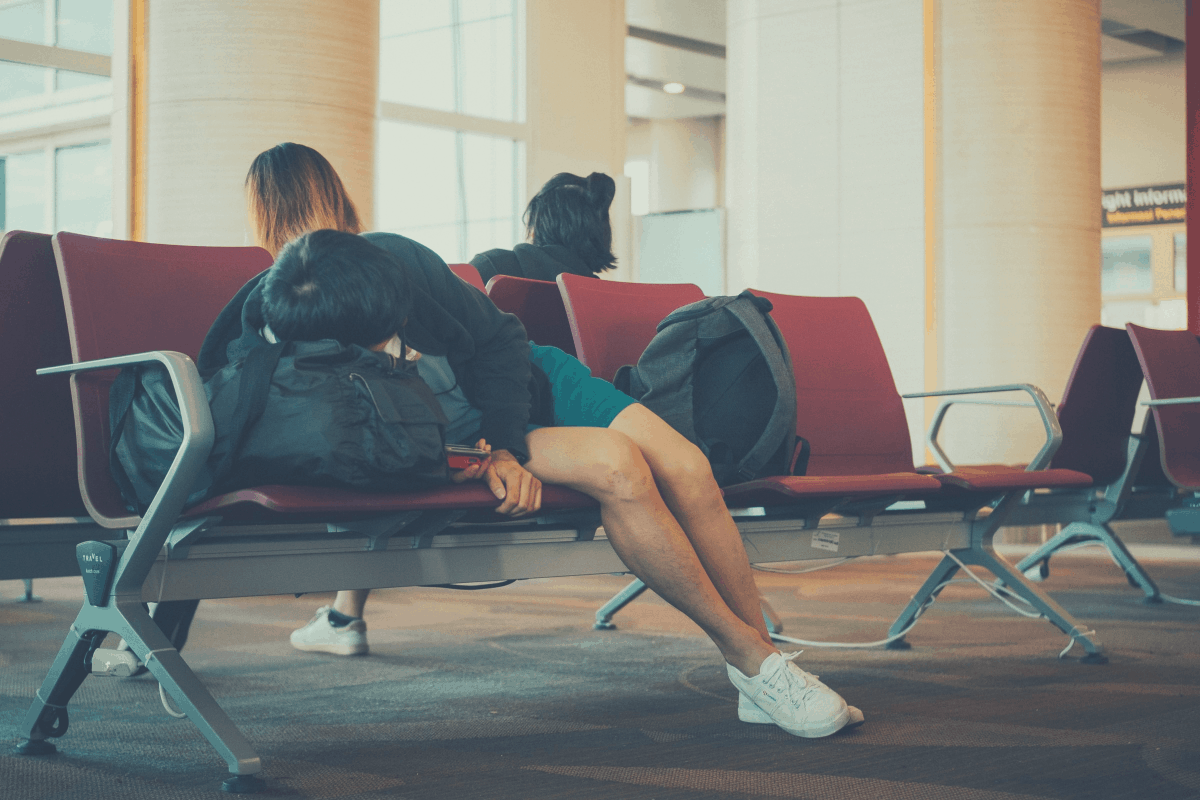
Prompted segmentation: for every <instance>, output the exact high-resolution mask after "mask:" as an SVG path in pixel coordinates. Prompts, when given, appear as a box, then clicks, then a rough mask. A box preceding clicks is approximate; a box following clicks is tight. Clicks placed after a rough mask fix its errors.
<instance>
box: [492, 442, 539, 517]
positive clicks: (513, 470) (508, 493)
mask: <svg viewBox="0 0 1200 800" xmlns="http://www.w3.org/2000/svg"><path fill="white" fill-rule="evenodd" d="M483 479H484V480H485V481H487V485H488V488H489V489H491V490H492V492H493V494H495V495H496V497H498V498H500V499H501V500H503V501H504V502H502V503H501V504H500V505H499V506H498V507H497V508H496V512H497V513H499V514H504V515H506V516H509V517H519V516H521V515H523V514H532V513H534V512H535V511H538V510H539V509H541V507H542V482H541V481H539V480H538V479H537V478H535V477H533V473H531V472H530V471H529V470H527V469H525V468H524V467H522V466H521V465H520V464H519V463H517V459H516V458H515V457H514V456H513V454H512V453H510V452H508V451H507V450H496V451H494V452H493V453H492V457H491V458H490V459H489V465H488V468H487V471H486V472H484V476H483Z"/></svg>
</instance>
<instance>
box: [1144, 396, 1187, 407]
mask: <svg viewBox="0 0 1200 800" xmlns="http://www.w3.org/2000/svg"><path fill="white" fill-rule="evenodd" d="M1188 403H1200V397H1166V398H1163V399H1162V400H1143V401H1142V405H1144V406H1182V405H1187V404H1188Z"/></svg>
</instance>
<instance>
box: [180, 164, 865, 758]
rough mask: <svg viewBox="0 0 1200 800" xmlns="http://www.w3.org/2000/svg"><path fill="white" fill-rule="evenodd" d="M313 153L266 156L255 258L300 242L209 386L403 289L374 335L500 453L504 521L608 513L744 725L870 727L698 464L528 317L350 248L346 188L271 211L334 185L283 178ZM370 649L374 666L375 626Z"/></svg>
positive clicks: (375, 246) (254, 189)
mask: <svg viewBox="0 0 1200 800" xmlns="http://www.w3.org/2000/svg"><path fill="white" fill-rule="evenodd" d="M300 147H301V146H300V145H280V146H279V148H273V150H279V149H280V148H282V149H283V150H284V151H290V152H282V153H281V152H275V153H272V151H267V153H264V154H263V155H260V156H259V157H258V159H256V160H255V165H254V166H253V167H252V168H251V177H250V178H249V179H248V180H247V187H248V190H249V192H250V194H251V195H252V198H251V199H250V201H249V206H250V208H251V209H252V215H253V217H254V219H255V220H256V222H255V225H256V228H257V226H259V225H260V224H262V223H268V224H269V225H270V227H269V229H268V228H266V226H265V225H264V227H263V228H257V229H256V234H257V239H258V241H260V242H264V243H268V242H272V241H278V240H279V238H280V237H281V236H283V237H286V236H287V235H293V234H298V235H299V236H300V238H299V240H298V241H295V242H293V243H292V244H288V245H285V246H284V247H283V249H282V250H281V251H279V252H278V253H277V259H276V263H275V265H273V266H272V267H271V269H269V270H267V271H266V272H264V273H262V274H260V275H259V276H257V277H256V278H254V279H253V280H251V281H250V282H249V283H248V284H247V285H246V286H245V287H243V288H242V289H241V290H240V291H239V293H238V294H237V295H236V296H235V297H234V299H233V300H232V301H230V303H229V305H228V306H227V307H226V308H225V309H224V310H223V311H222V313H221V315H220V316H219V317H218V319H217V321H216V322H215V323H214V325H213V328H212V330H210V332H209V335H208V337H206V339H205V342H204V346H203V348H202V350H201V354H200V363H199V367H200V370H201V372H202V373H208V372H210V371H214V370H215V369H219V368H220V367H221V366H224V364H226V363H229V362H231V361H234V360H237V359H239V358H243V357H245V355H246V354H247V353H248V352H249V351H250V349H252V348H254V347H258V346H261V345H262V344H263V343H264V342H265V341H267V340H266V339H265V338H264V335H263V334H264V332H269V330H270V327H271V326H270V325H269V324H268V321H269V319H268V318H271V319H274V320H276V322H277V323H278V324H279V325H281V327H282V329H283V330H285V331H286V333H285V334H284V335H285V336H287V337H290V338H293V339H306V338H309V337H327V336H330V335H336V331H337V330H338V329H339V328H340V327H341V326H340V325H339V324H338V320H339V319H340V318H343V317H344V316H346V315H352V316H353V315H363V314H367V313H369V312H368V310H367V308H366V307H365V306H362V307H360V305H361V304H359V303H356V302H355V298H358V297H362V296H363V295H364V291H362V290H358V291H352V292H348V293H346V295H345V296H339V297H336V298H332V297H326V296H325V294H326V293H328V292H333V291H336V290H335V289H334V288H332V287H335V286H339V285H346V284H348V283H352V277H353V276H350V275H344V274H341V273H340V272H338V271H345V270H353V269H356V266H355V265H357V264H360V263H361V264H368V263H370V264H371V265H372V270H373V271H372V272H371V273H370V274H372V275H377V274H385V275H395V276H396V278H395V280H396V287H395V288H396V289H397V291H401V292H403V293H404V295H405V296H406V297H407V299H408V302H407V303H405V304H404V305H405V306H406V307H407V309H408V311H407V314H405V313H404V310H403V309H395V310H391V311H384V312H382V313H383V316H390V317H391V319H390V320H388V319H380V320H376V321H375V322H378V323H379V324H378V326H377V325H375V324H372V325H371V326H370V329H371V330H373V331H377V332H378V331H381V330H388V331H391V332H392V334H393V337H394V335H395V334H397V333H399V332H400V331H401V330H403V332H404V336H403V339H404V342H405V344H406V345H408V346H410V347H412V348H413V349H414V350H416V351H418V352H420V353H421V354H422V355H421V357H420V360H419V361H418V366H419V365H420V364H421V363H422V362H424V361H425V360H426V359H429V358H433V359H437V360H438V364H440V365H441V366H439V367H438V369H436V370H434V372H436V373H439V374H440V375H441V377H443V378H445V379H446V383H447V385H448V386H449V390H448V391H447V392H446V393H445V394H444V395H443V396H439V400H441V401H442V405H443V409H444V410H446V412H447V417H449V418H450V425H449V426H448V432H447V441H458V442H474V441H477V440H484V441H486V443H487V444H488V445H490V447H491V458H490V459H489V462H488V465H487V468H486V469H485V470H483V472H482V474H481V475H479V479H481V480H484V481H486V483H487V485H488V486H489V487H490V488H491V489H492V491H493V492H494V493H495V494H496V497H497V499H498V501H499V504H498V508H497V511H499V512H500V513H503V514H509V515H512V516H519V515H525V514H531V513H534V512H536V511H537V510H538V509H539V508H540V505H541V486H542V482H543V481H545V482H549V483H554V484H559V485H562V486H567V487H570V488H572V489H576V490H578V491H581V492H583V493H585V494H587V495H589V496H591V497H593V498H595V499H596V500H597V501H598V502H599V504H600V514H601V520H602V523H603V525H604V530H605V533H606V534H607V537H608V541H609V543H610V544H611V545H612V547H613V549H614V550H615V551H616V553H617V555H618V556H619V557H620V558H621V560H622V561H623V562H624V563H625V565H626V566H627V567H628V569H629V571H630V572H632V573H633V574H635V575H637V576H638V577H639V578H640V579H641V580H642V581H643V582H645V584H646V585H647V586H648V587H650V588H651V589H653V590H654V591H655V592H656V593H657V594H658V595H659V596H660V597H662V598H663V599H664V600H666V601H667V602H668V603H670V604H671V605H673V606H674V607H675V608H677V609H679V610H680V611H682V612H683V613H684V614H685V615H687V616H688V618H690V619H691V620H692V621H693V622H695V623H696V624H697V625H698V626H699V627H700V628H701V630H702V631H703V632H704V633H705V634H706V635H707V636H708V637H709V639H710V640H712V642H713V643H714V644H715V645H716V646H717V648H718V650H719V651H720V652H721V655H722V656H723V657H724V659H725V662H726V672H727V675H728V676H729V678H730V681H731V682H732V683H733V684H734V685H735V686H736V687H737V689H738V692H739V699H738V718H739V719H741V720H743V721H746V722H753V723H767V724H770V723H774V724H776V725H778V726H780V727H781V728H783V729H784V730H786V731H788V732H789V733H792V734H794V735H797V736H804V737H818V736H828V735H830V734H832V733H835V732H836V731H838V730H840V729H842V728H844V727H846V726H847V725H852V724H858V723H860V722H861V721H862V714H861V712H859V711H858V709H856V708H854V707H852V706H848V705H847V704H846V702H845V700H843V699H842V698H841V696H839V695H838V694H837V693H836V692H834V691H833V690H832V689H830V688H829V687H827V686H826V685H825V684H823V683H821V681H819V680H818V679H817V677H816V676H815V675H812V674H810V673H807V672H805V671H803V670H802V669H800V668H799V667H798V666H797V665H796V663H795V661H794V659H795V658H796V655H798V654H793V655H790V656H784V655H783V654H782V653H780V652H779V650H778V649H777V648H776V647H775V645H774V644H773V643H772V642H771V639H770V635H769V634H768V633H767V629H766V625H765V623H764V621H763V617H762V610H761V606H760V601H759V596H758V591H757V588H756V587H755V585H754V580H753V576H752V574H751V571H750V564H749V559H748V558H747V556H746V551H745V547H744V546H743V544H742V541H741V536H740V535H739V533H738V529H737V526H736V525H735V524H734V522H733V518H732V517H731V516H730V514H729V511H728V509H727V508H726V507H725V503H724V501H723V500H722V496H721V491H720V489H719V488H718V486H717V483H716V480H715V479H714V478H713V475H712V470H711V469H710V467H709V464H708V461H707V459H706V458H705V457H704V455H703V454H702V453H701V452H700V450H699V449H698V448H697V447H695V446H694V445H693V444H691V443H690V442H689V441H687V439H685V438H684V437H683V436H681V435H680V434H679V433H677V432H676V431H675V430H674V429H673V428H671V427H670V426H669V425H667V423H665V422H663V420H661V419H660V418H659V417H658V416H656V415H655V414H653V413H652V412H651V411H649V410H648V409H646V408H645V407H644V406H642V405H640V404H638V403H636V402H634V401H633V400H632V398H629V397H628V396H627V395H623V394H622V393H620V392H618V391H617V390H616V389H615V388H614V387H613V386H612V384H610V383H608V382H607V381H602V380H599V379H597V378H593V377H591V375H590V373H589V372H588V370H587V368H586V367H584V366H583V365H582V364H580V363H579V361H578V360H576V359H575V358H573V357H571V356H568V355H567V354H565V353H563V352H562V351H561V350H558V349H556V348H549V347H538V346H536V345H534V346H531V344H530V343H529V341H528V340H527V339H526V337H525V334H524V328H523V327H522V326H521V324H520V322H519V321H518V320H517V318H516V317H514V316H512V315H510V314H505V313H503V312H501V311H500V310H499V309H497V308H496V307H495V305H493V304H492V303H491V301H490V300H488V298H487V297H486V296H485V295H484V294H483V293H482V292H479V291H477V290H476V289H474V288H472V287H470V286H468V285H467V284H466V283H465V282H463V281H460V280H459V279H458V278H456V277H455V276H454V274H453V273H452V272H450V270H449V269H448V268H447V267H446V265H445V263H444V262H442V261H441V259H440V258H438V257H437V256H436V255H435V254H434V253H433V252H432V251H431V250H429V249H428V248H425V247H423V246H421V245H419V244H417V243H416V242H413V241H411V240H409V239H406V238H404V237H402V236H397V235H395V234H386V233H365V234H362V235H361V236H351V235H349V234H352V233H355V231H354V230H353V228H354V227H356V226H357V215H353V217H352V216H351V214H350V209H353V204H352V203H351V202H350V200H349V197H347V196H346V195H345V189H344V188H343V187H342V186H341V182H340V181H337V182H336V183H334V182H332V181H329V182H327V183H326V184H325V185H324V186H322V187H320V192H321V193H322V194H324V192H326V191H331V192H334V193H335V194H340V195H341V198H340V199H339V200H337V201H335V202H332V203H327V202H326V201H325V200H323V199H322V200H320V202H317V201H314V200H313V199H312V198H296V197H290V196H289V197H276V196H273V195H271V194H270V192H272V191H275V190H276V187H281V186H291V185H298V186H303V185H305V184H306V182H307V181H308V180H309V178H308V177H307V175H319V174H323V170H324V169H325V168H326V167H325V166H323V165H317V166H314V165H312V164H307V163H303V164H302V166H301V167H300V170H301V172H300V175H299V177H298V178H297V177H296V176H292V175H289V176H283V175H277V174H274V171H275V170H277V169H291V168H292V167H293V165H295V164H296V162H310V161H316V160H318V159H319V160H320V161H321V162H324V161H325V160H324V158H322V157H321V156H320V154H318V153H316V151H315V150H311V148H303V149H299V148H300ZM268 154H270V155H268ZM325 164H327V162H325ZM310 169H311V170H312V171H311V172H309V170H310ZM328 169H329V171H330V172H332V167H328ZM293 179H296V181H297V182H296V183H295V184H293V183H291V181H292V180H293ZM318 206H320V207H328V208H331V209H335V210H336V209H340V211H336V212H335V213H339V214H340V215H341V216H340V218H339V219H336V220H334V222H335V223H336V224H335V225H333V226H330V225H329V220H326V219H322V220H319V221H318V220H313V221H312V222H311V223H305V222H303V221H298V220H299V218H298V217H296V216H295V212H296V211H297V210H300V209H305V208H308V209H315V208H317V207H318ZM352 219H353V222H352V221H351V220H352ZM260 221H261V222H260ZM324 227H334V228H335V231H327V230H321V228H324ZM304 228H307V230H302V229H304ZM337 230H340V231H341V233H337V232H336V231H337ZM363 240H365V242H363ZM368 243H369V245H368ZM380 268H382V271H380ZM297 276H302V279H301V278H300V277H297ZM331 276H333V277H332V278H331ZM371 280H374V279H371ZM368 282H369V281H368ZM301 284H302V285H301ZM360 284H361V281H360ZM323 286H326V287H330V288H328V289H324V290H323V289H322V287H323ZM390 290H391V289H390V288H389V291H390ZM317 306H319V307H321V308H323V309H329V308H334V307H337V308H340V310H339V311H338V313H336V314H332V315H325V316H322V317H320V319H325V320H326V321H325V322H318V321H316V320H317V319H318V316H317V315H314V314H312V313H310V311H311V310H312V309H313V308H315V307H317ZM375 313H376V315H378V314H379V312H375ZM354 343H357V344H360V345H362V346H371V347H386V344H387V343H386V342H370V343H368V342H354ZM435 366H436V365H435ZM447 372H448V373H449V374H448V375H447V374H446V373H447ZM422 377H425V373H424V372H422ZM437 391H438V390H437V389H436V388H435V392H437ZM547 398H549V399H550V401H551V402H549V403H547V402H545V400H546V399H547ZM451 430H454V431H456V432H455V433H453V434H451V433H450V431H451ZM341 595H342V593H339V600H340V599H341ZM362 599H363V600H365V595H363V596H362ZM336 603H337V601H335V607H336ZM334 610H336V608H335V609H331V610H330V611H329V612H326V613H325V614H324V619H321V617H322V614H321V613H318V618H317V619H314V621H313V623H310V626H315V627H317V628H318V629H320V628H321V627H322V626H324V628H331V627H345V626H346V624H355V623H362V620H361V619H360V618H358V619H354V620H351V621H350V622H349V623H346V624H343V625H341V626H339V625H338V623H340V622H342V621H343V620H342V617H343V616H345V615H341V614H340V612H339V616H338V617H335V616H334V615H333V613H332V612H333V611H334ZM351 610H359V611H361V607H360V608H359V609H351ZM355 616H356V617H361V613H360V614H359V615H355ZM307 627H309V626H306V628H307ZM301 630H302V631H303V630H305V629H301ZM361 631H362V635H363V636H362V638H363V648H362V649H363V650H364V651H365V649H366V648H365V626H363V627H362V628H361Z"/></svg>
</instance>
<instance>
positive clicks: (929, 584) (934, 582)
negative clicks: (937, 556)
mask: <svg viewBox="0 0 1200 800" xmlns="http://www.w3.org/2000/svg"><path fill="white" fill-rule="evenodd" d="M956 572H958V564H956V563H955V562H954V560H953V559H952V558H950V557H949V556H944V557H943V558H942V560H941V561H940V562H938V565H937V566H936V567H934V570H933V572H931V573H929V577H928V578H926V579H925V583H923V584H921V588H920V589H918V590H917V593H916V594H914V595H913V596H912V599H911V600H909V601H908V605H906V606H905V607H904V610H903V611H901V612H900V616H898V617H896V621H895V622H893V623H892V627H890V628H888V638H891V637H892V636H897V635H899V634H900V633H901V632H903V631H906V630H907V629H908V628H909V627H911V626H912V625H913V624H914V623H915V622H916V619H917V616H918V615H919V614H920V613H921V609H922V608H924V607H925V605H926V604H928V603H931V602H933V600H934V598H936V597H937V596H938V595H939V594H940V593H941V591H942V590H941V588H940V587H941V585H942V584H943V583H945V582H946V581H948V580H950V579H951V578H953V577H954V573H956ZM911 648H912V645H911V644H909V643H908V642H906V641H905V640H904V639H903V638H901V639H895V640H893V641H891V642H888V644H887V649H888V650H909V649H911Z"/></svg>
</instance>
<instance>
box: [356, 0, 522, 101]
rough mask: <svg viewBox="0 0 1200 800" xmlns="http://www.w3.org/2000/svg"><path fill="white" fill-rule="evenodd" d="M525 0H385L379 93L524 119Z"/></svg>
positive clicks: (386, 97) (383, 96) (394, 98)
mask: <svg viewBox="0 0 1200 800" xmlns="http://www.w3.org/2000/svg"><path fill="white" fill-rule="evenodd" d="M520 5H521V3H520V2H519V1H518V0H382V2H381V3H380V8H379V12H380V19H379V36H380V43H379V97H380V99H381V100H384V101H385V102H391V103H403V104H405V105H410V106H417V107H420V108H431V109H437V110H439V111H450V112H454V113H456V114H466V115H468V116H473V117H483V118H487V119H498V120H505V121H507V122H521V121H522V120H523V117H524V113H525V97H524V92H525V81H524V74H523V73H524V69H523V67H524V47H523V42H522V40H523V38H524V27H523V20H522V17H523V15H522V14H520V13H519V12H520V11H522V9H520V8H519V6H520ZM519 23H520V24H519Z"/></svg>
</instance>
